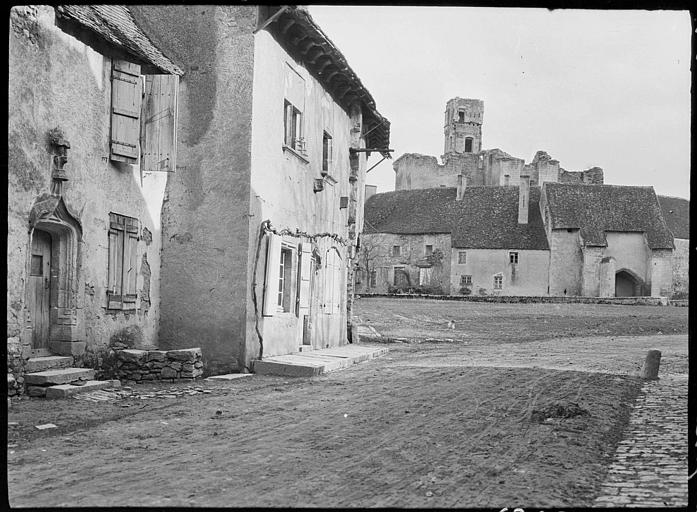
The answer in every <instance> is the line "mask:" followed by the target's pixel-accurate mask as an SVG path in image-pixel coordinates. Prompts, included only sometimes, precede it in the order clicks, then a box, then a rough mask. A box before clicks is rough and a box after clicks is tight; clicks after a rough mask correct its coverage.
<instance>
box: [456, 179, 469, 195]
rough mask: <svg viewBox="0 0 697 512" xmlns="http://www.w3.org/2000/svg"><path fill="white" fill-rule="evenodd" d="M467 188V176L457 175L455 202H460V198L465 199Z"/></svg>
mask: <svg viewBox="0 0 697 512" xmlns="http://www.w3.org/2000/svg"><path fill="white" fill-rule="evenodd" d="M466 188H467V176H463V175H462V174H458V175H457V198H456V199H457V200H458V201H462V198H463V197H465V189H466Z"/></svg>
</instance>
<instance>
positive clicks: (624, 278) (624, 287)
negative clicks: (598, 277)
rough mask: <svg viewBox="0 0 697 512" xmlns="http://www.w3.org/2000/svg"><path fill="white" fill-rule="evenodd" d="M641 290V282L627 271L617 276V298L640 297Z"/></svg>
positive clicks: (620, 272)
mask: <svg viewBox="0 0 697 512" xmlns="http://www.w3.org/2000/svg"><path fill="white" fill-rule="evenodd" d="M641 288H642V286H641V281H640V280H639V279H638V278H637V277H636V276H633V275H632V274H631V273H629V272H627V271H626V270H620V271H619V272H617V274H615V297H639V296H641V294H642V293H641V292H642V289H641Z"/></svg>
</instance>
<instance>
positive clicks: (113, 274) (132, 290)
mask: <svg viewBox="0 0 697 512" xmlns="http://www.w3.org/2000/svg"><path fill="white" fill-rule="evenodd" d="M139 231H140V223H139V222H138V219H135V218H133V217H126V216H124V215H118V214H116V213H110V214H109V262H108V267H109V268H108V278H107V309H126V310H129V309H135V307H136V299H137V297H138V293H137V291H136V281H137V269H136V267H137V264H138V233H139Z"/></svg>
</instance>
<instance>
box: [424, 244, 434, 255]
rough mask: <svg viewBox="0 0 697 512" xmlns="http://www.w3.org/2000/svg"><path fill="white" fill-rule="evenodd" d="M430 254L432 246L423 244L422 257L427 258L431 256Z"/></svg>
mask: <svg viewBox="0 0 697 512" xmlns="http://www.w3.org/2000/svg"><path fill="white" fill-rule="evenodd" d="M429 248H430V249H429ZM432 254H433V244H425V246H424V256H426V257H428V256H431V255H432Z"/></svg>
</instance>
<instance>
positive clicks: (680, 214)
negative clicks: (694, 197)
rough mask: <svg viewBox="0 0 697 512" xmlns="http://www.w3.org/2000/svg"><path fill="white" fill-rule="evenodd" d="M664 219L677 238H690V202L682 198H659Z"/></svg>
mask: <svg viewBox="0 0 697 512" xmlns="http://www.w3.org/2000/svg"><path fill="white" fill-rule="evenodd" d="M658 204H660V205H661V211H662V212H663V219H664V220H665V221H666V224H667V225H668V229H670V232H671V233H673V236H674V237H675V238H684V239H686V240H688V239H689V238H690V201H688V200H687V199H682V198H680V197H668V196H658Z"/></svg>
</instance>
